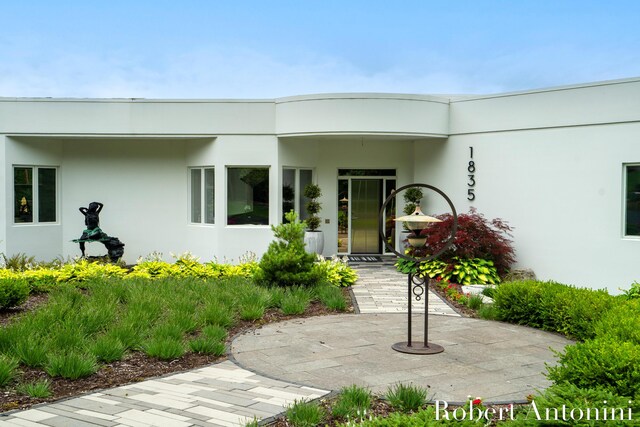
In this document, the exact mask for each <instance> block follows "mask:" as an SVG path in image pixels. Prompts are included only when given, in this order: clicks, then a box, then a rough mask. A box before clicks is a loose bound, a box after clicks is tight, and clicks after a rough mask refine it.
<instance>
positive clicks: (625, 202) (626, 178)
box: [622, 162, 640, 240]
mask: <svg viewBox="0 0 640 427" xmlns="http://www.w3.org/2000/svg"><path fill="white" fill-rule="evenodd" d="M630 166H631V167H637V168H640V163H638V162H634V163H623V164H622V238H624V239H628V240H640V231H639V232H638V234H627V213H628V212H627V205H628V198H627V195H628V184H629V167H630ZM634 193H635V192H634Z"/></svg>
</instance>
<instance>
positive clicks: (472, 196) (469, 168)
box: [467, 147, 476, 200]
mask: <svg viewBox="0 0 640 427" xmlns="http://www.w3.org/2000/svg"><path fill="white" fill-rule="evenodd" d="M467 172H469V175H468V176H469V181H468V182H467V187H469V188H467V200H475V198H476V195H475V193H474V191H475V189H474V188H473V187H474V186H475V185H476V178H475V175H476V163H475V162H474V161H473V147H469V166H467Z"/></svg>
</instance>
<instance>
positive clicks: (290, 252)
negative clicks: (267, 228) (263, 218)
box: [255, 211, 320, 286]
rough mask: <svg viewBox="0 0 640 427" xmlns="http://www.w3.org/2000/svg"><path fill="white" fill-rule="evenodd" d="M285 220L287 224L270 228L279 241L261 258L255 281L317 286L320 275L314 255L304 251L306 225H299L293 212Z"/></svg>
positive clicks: (271, 283) (262, 283) (280, 284)
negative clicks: (315, 266) (315, 264)
mask: <svg viewBox="0 0 640 427" xmlns="http://www.w3.org/2000/svg"><path fill="white" fill-rule="evenodd" d="M285 219H286V220H287V221H288V222H287V223H285V224H279V225H277V226H273V225H272V226H271V230H273V234H274V235H275V237H276V239H277V240H275V241H273V242H271V243H270V244H269V248H268V249H267V252H265V254H264V255H263V256H262V259H261V260H260V264H259V266H260V269H259V270H258V271H257V272H256V274H255V281H256V283H258V284H260V285H267V286H269V285H275V286H295V285H299V286H312V285H315V284H316V283H318V280H319V279H320V274H319V271H318V270H317V269H315V268H314V266H313V264H314V261H315V255H314V254H309V253H307V252H306V251H305V250H304V230H305V227H306V224H305V223H304V222H300V221H298V216H297V214H296V213H295V212H293V211H290V212H289V213H287V214H286V215H285Z"/></svg>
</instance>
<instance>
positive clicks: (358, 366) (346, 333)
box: [0, 262, 569, 427]
mask: <svg viewBox="0 0 640 427" xmlns="http://www.w3.org/2000/svg"><path fill="white" fill-rule="evenodd" d="M354 267H355V268H356V269H357V270H358V273H359V275H360V279H359V280H358V282H357V283H356V285H355V286H354V287H353V288H352V289H353V294H354V295H355V297H356V300H357V305H358V307H359V313H360V314H357V315H353V314H351V315H335V316H322V317H316V318H308V319H296V320H291V321H288V322H282V323H277V324H271V325H266V326H264V327H262V328H260V329H257V330H255V331H250V332H247V333H245V334H243V335H241V336H238V337H236V339H235V340H234V341H233V343H232V345H231V349H230V360H229V361H226V362H222V363H218V364H215V365H212V366H209V367H205V368H201V369H196V370H193V371H189V372H185V373H179V374H174V375H169V376H166V377H161V378H155V379H151V380H147V381H142V382H139V383H134V384H130V385H126V386H122V387H117V388H113V389H108V390H103V391H101V392H98V393H92V394H87V395H84V396H80V397H75V398H71V399H67V400H62V401H58V402H55V403H52V404H43V405H37V406H35V407H33V408H32V409H29V410H25V411H13V412H9V413H4V414H0V427H1V426H42V425H45V426H51V427H58V426H59V427H62V426H78V427H84V426H130V427H138V426H140V427H143V426H168V427H171V426H176V427H182V426H214V427H215V426H224V427H227V426H244V425H245V424H246V423H247V422H249V421H252V420H253V419H254V418H255V419H262V420H265V419H268V418H270V417H273V416H275V415H277V414H279V413H281V412H283V411H284V409H285V408H286V406H287V405H289V404H291V403H293V402H294V401H295V400H301V399H306V400H310V399H315V398H318V397H321V396H323V395H326V394H327V393H329V392H330V391H331V390H337V389H339V388H340V387H342V386H345V385H351V384H361V385H366V386H368V387H370V388H371V389H372V390H373V391H380V392H384V391H386V387H388V386H389V385H390V384H395V383H398V382H405V383H409V382H413V383H417V384H422V385H424V386H425V387H429V390H430V392H431V397H432V398H434V399H443V400H446V399H449V400H452V401H455V400H464V399H466V396H467V395H469V394H470V395H478V396H482V397H483V398H484V399H485V401H491V400H493V401H500V400H506V401H517V400H522V399H524V398H525V396H526V394H528V393H530V392H533V391H534V390H535V389H536V388H544V387H546V386H547V385H548V383H547V382H546V380H545V378H544V376H543V375H542V372H543V371H544V364H545V363H550V364H553V363H554V361H555V359H554V357H553V353H552V352H551V351H550V350H549V347H553V348H555V349H557V350H560V349H561V348H562V347H563V346H564V345H566V344H568V343H569V341H568V340H565V339H563V338H561V337H559V336H557V335H554V334H549V333H545V332H541V331H537V330H535V329H530V328H525V327H519V326H513V325H507V324H501V323H497V322H487V321H482V320H477V319H468V318H462V317H460V316H459V315H458V314H457V313H455V311H454V310H453V309H452V308H451V307H449V306H448V305H447V304H446V303H445V302H444V301H442V300H441V299H440V298H439V297H438V296H436V295H435V294H430V295H429V313H430V315H429V322H430V328H429V331H430V335H429V337H430V341H431V342H435V343H437V344H440V345H442V346H444V347H445V351H444V353H440V354H437V355H430V356H415V355H408V354H403V353H397V352H395V351H393V350H391V349H390V345H391V344H393V343H394V342H397V341H405V340H406V320H407V317H406V314H405V315H403V314H401V313H403V312H405V313H406V310H407V296H406V295H407V283H406V276H405V275H402V274H400V273H397V272H395V270H394V269H393V266H392V265H390V263H389V262H383V263H362V264H356V265H355V266H354ZM421 308H422V312H424V307H421ZM419 309H420V307H419V306H416V307H414V310H419ZM437 314H440V315H437ZM423 319H424V315H418V316H416V317H415V319H414V325H415V326H414V342H416V343H419V342H420V340H421V339H422V321H423ZM276 378H277V379H276Z"/></svg>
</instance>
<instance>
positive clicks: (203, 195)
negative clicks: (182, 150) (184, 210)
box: [189, 167, 215, 224]
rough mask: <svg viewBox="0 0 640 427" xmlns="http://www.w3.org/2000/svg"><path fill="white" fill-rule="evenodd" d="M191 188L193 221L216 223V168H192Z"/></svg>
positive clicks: (190, 173) (190, 175) (190, 174)
mask: <svg viewBox="0 0 640 427" xmlns="http://www.w3.org/2000/svg"><path fill="white" fill-rule="evenodd" d="M189 189H190V191H189V196H190V199H191V200H190V204H191V222H192V223H195V224H213V223H215V170H214V169H213V168H208V167H202V168H190V169H189Z"/></svg>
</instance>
